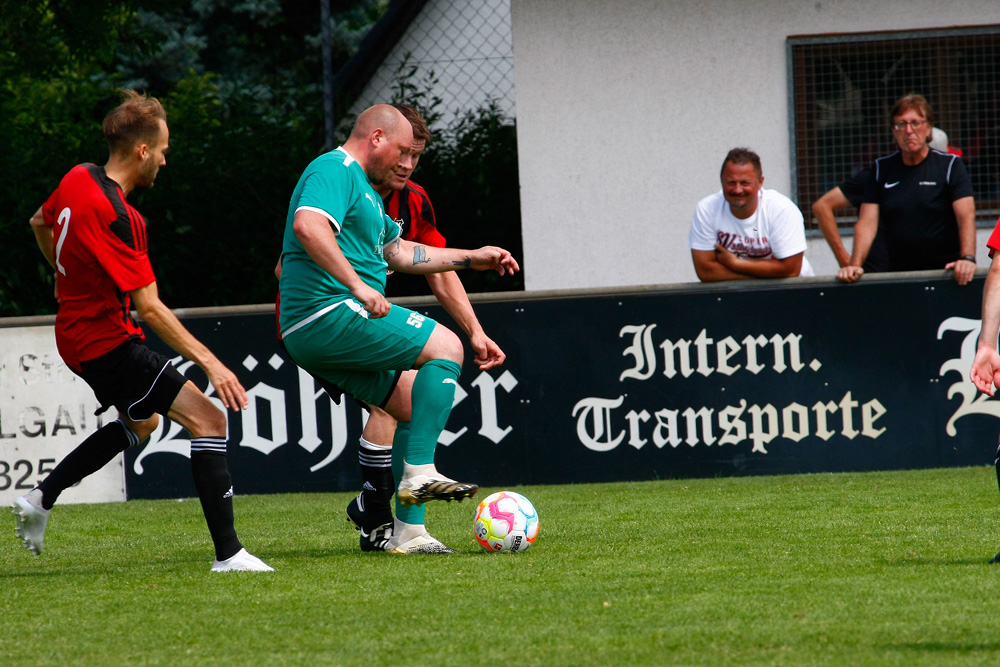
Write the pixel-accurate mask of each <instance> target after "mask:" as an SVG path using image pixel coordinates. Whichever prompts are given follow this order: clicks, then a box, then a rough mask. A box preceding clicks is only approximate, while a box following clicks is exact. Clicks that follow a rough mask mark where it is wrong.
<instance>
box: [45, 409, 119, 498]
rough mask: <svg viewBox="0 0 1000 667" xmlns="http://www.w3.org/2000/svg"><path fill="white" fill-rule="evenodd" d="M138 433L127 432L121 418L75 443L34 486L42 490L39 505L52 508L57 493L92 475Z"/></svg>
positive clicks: (57, 495)
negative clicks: (40, 503)
mask: <svg viewBox="0 0 1000 667" xmlns="http://www.w3.org/2000/svg"><path fill="white" fill-rule="evenodd" d="M138 444H139V436H137V435H136V434H135V433H133V432H132V431H130V430H129V429H128V427H127V426H125V423H124V422H123V421H122V420H121V419H116V420H114V421H113V422H111V423H110V424H105V425H104V426H102V427H101V428H99V429H97V431H95V432H94V434H93V435H91V436H90V437H89V438H87V439H86V440H84V441H83V442H81V443H80V444H79V445H77V447H76V449H74V450H73V451H71V452H70V453H69V454H67V455H66V457H65V458H64V459H63V460H62V461H60V462H59V465H57V466H56V467H55V469H54V470H53V471H52V472H51V473H49V476H48V477H46V478H45V480H44V481H43V482H42V483H41V484H39V485H38V488H39V490H41V492H42V508H43V509H47V510H48V509H52V506H53V505H55V503H56V499H57V498H58V497H59V494H60V493H62V492H63V491H65V490H66V489H68V488H69V487H71V486H73V485H74V484H76V483H77V482H79V481H80V480H82V479H83V478H84V477H87V476H88V475H92V474H94V473H95V472H97V471H98V470H100V469H101V468H103V467H104V466H106V465H107V464H108V462H110V461H111V459H113V458H115V457H116V456H118V454H120V453H121V452H123V451H125V450H126V449H128V448H129V447H131V446H132V445H138Z"/></svg>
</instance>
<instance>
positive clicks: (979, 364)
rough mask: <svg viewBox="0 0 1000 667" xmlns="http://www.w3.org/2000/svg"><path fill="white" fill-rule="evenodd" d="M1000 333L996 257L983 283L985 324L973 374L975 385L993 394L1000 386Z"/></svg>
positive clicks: (999, 277)
mask: <svg viewBox="0 0 1000 667" xmlns="http://www.w3.org/2000/svg"><path fill="white" fill-rule="evenodd" d="M998 332H1000V257H996V256H995V257H994V258H993V263H992V264H990V270H989V273H987V274H986V283H985V284H984V285H983V324H982V328H981V329H980V331H979V342H978V344H977V345H976V358H975V360H974V361H973V362H972V370H971V372H970V377H971V379H972V382H973V384H975V385H976V388H977V389H978V390H979V391H981V392H983V393H984V394H989V395H990V396H992V395H993V386H994V385H1000V354H997V334H998Z"/></svg>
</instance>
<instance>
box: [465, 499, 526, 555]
mask: <svg viewBox="0 0 1000 667" xmlns="http://www.w3.org/2000/svg"><path fill="white" fill-rule="evenodd" d="M473 532H475V534H476V541H477V542H479V544H481V545H482V547H483V548H484V549H486V550H487V551H502V552H505V553H517V552H519V551H524V550H525V549H527V548H528V547H530V546H531V545H532V544H534V543H535V538H536V537H538V512H536V511H535V506H534V505H532V504H531V501H530V500H528V499H527V498H525V497H524V496H522V495H521V494H520V493H514V492H513V491H498V492H496V493H494V494H492V495H490V496H487V497H486V499H484V500H483V502H481V503H479V507H477V508H476V522H475V524H474V525H473Z"/></svg>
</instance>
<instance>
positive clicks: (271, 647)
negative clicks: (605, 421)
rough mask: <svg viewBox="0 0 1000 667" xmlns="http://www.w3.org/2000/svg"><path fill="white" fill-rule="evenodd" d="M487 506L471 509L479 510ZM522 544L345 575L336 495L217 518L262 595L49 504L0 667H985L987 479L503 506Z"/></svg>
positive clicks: (571, 492) (195, 530)
mask: <svg viewBox="0 0 1000 667" xmlns="http://www.w3.org/2000/svg"><path fill="white" fill-rule="evenodd" d="M493 490H496V489H484V491H483V492H481V493H484V492H490V491H493ZM516 490H518V491H520V492H522V493H524V494H525V495H527V496H528V497H529V498H530V499H531V500H532V501H533V502H534V503H535V506H536V507H537V508H538V511H539V515H540V518H541V525H542V530H541V534H540V536H539V538H538V542H536V544H535V545H534V546H533V547H532V548H531V549H530V550H528V551H527V552H525V553H522V554H518V555H513V556H511V555H504V554H488V553H486V552H485V551H483V550H482V549H481V548H480V547H479V546H478V545H477V544H476V542H475V540H474V538H473V537H472V529H471V526H472V513H473V511H474V508H475V504H474V503H470V502H468V501H466V502H465V503H462V504H454V503H452V504H450V505H446V504H441V505H432V506H431V507H430V509H429V510H428V523H429V525H430V526H431V529H432V532H433V533H434V534H435V536H437V537H438V538H440V539H441V540H442V541H444V542H446V543H448V544H450V545H451V546H453V547H455V548H457V549H458V550H459V552H460V553H459V554H457V555H453V556H390V555H387V554H381V553H380V554H363V553H361V552H360V551H359V550H358V548H357V533H356V532H355V531H354V530H353V529H351V528H350V527H349V525H348V524H347V522H346V521H345V520H344V519H343V509H344V506H345V505H346V503H347V501H348V500H349V498H350V496H349V495H348V494H320V495H317V494H294V495H275V496H248V497H238V498H237V526H238V528H239V529H240V532H241V536H242V538H243V540H244V542H245V543H246V544H247V546H248V547H250V549H251V551H253V552H255V553H256V554H257V555H259V556H261V557H262V558H264V560H266V561H267V562H268V563H270V564H271V565H272V566H274V567H275V569H276V570H277V571H276V572H274V573H271V574H259V573H232V574H213V573H210V572H209V571H208V569H209V566H210V564H211V558H212V555H211V551H210V547H209V545H208V536H207V530H206V529H205V527H204V524H203V519H202V517H201V512H200V509H199V506H198V503H197V501H196V500H185V501H131V502H128V503H121V504H108V505H66V506H59V507H57V508H56V510H54V511H53V513H52V517H51V519H50V521H49V533H48V536H47V540H46V542H47V552H46V553H45V554H43V555H42V556H41V557H37V558H36V557H33V556H31V555H30V554H29V553H28V552H27V551H26V550H24V549H22V548H21V547H20V544H19V541H18V540H17V539H16V538H15V537H14V535H13V517H10V516H8V517H7V518H6V519H5V520H6V521H7V522H8V523H7V526H8V527H7V528H6V529H5V530H7V531H8V532H7V533H6V534H7V536H8V537H7V539H6V540H4V541H2V542H0V664H2V665H6V666H13V665H38V664H44V665H70V664H72V665H119V664H136V665H144V664H150V665H157V664H164V665H166V664H170V665H199V664H206V665H207V664H212V665H318V664H322V665H326V664H330V665H372V664H424V665H426V664H442V665H460V664H494V665H495V664H501V663H504V664H531V665H585V664H601V665H611V664H615V665H619V664H627V665H632V664H649V665H660V664H684V665H698V664H705V665H758V664H768V665H770V664H774V665H851V667H859V666H862V665H996V664H998V663H1000V612H998V607H997V605H998V601H1000V566H991V565H987V561H988V560H989V559H990V557H992V556H993V554H994V553H996V552H997V551H998V550H1000V522H998V518H1000V498H998V495H997V487H996V478H995V473H994V471H993V469H992V468H962V469H946V470H927V471H907V472H888V473H865V474H837V475H809V476H783V477H757V478H739V479H706V480H679V481H666V482H648V483H641V484H624V483H623V484H601V485H574V486H538V487H521V488H518V489H516Z"/></svg>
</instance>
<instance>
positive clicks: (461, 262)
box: [452, 255, 472, 269]
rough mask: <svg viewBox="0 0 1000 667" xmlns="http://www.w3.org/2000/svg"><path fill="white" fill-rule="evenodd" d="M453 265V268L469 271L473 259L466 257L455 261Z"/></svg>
mask: <svg viewBox="0 0 1000 667" xmlns="http://www.w3.org/2000/svg"><path fill="white" fill-rule="evenodd" d="M452 265H453V266H461V267H462V268H465V269H467V268H469V267H470V266H472V258H471V257H469V256H468V255H466V256H465V259H456V260H454V261H453V262H452Z"/></svg>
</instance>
